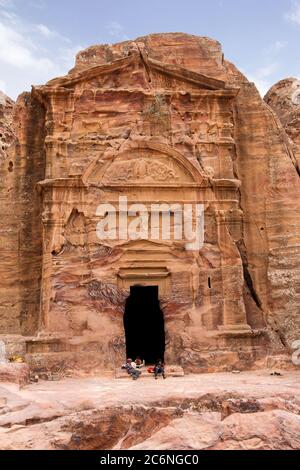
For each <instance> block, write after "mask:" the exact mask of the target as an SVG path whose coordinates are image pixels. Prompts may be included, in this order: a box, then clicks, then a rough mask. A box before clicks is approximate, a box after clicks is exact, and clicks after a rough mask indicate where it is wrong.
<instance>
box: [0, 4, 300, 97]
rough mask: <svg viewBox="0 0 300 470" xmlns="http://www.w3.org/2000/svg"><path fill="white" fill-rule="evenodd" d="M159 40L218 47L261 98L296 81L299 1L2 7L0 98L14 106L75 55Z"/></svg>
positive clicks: (62, 70)
mask: <svg viewBox="0 0 300 470" xmlns="http://www.w3.org/2000/svg"><path fill="white" fill-rule="evenodd" d="M159 32H185V33H190V34H195V35H198V36H208V37H211V38H213V39H217V40H218V41H220V42H221V43H222V46H223V50H224V53H225V58H226V59H228V60H230V61H231V62H233V63H234V64H235V65H236V66H237V67H238V68H239V69H240V70H241V71H242V72H243V73H244V74H245V75H246V76H247V77H248V78H249V80H251V81H254V82H255V83H256V85H257V87H258V89H259V91H260V92H261V94H262V95H263V94H265V93H266V91H267V90H268V89H269V88H270V87H271V86H272V85H273V84H274V83H276V82H277V81H278V80H281V79H282V78H286V77H291V76H292V77H297V78H300V47H299V46H300V0H0V90H2V91H3V92H5V93H6V94H7V95H8V96H10V97H11V98H13V99H16V98H17V96H18V94H20V93H22V92H23V91H25V90H26V91H27V90H30V88H31V85H39V84H43V83H45V82H46V81H48V80H50V79H52V78H55V77H57V76H61V75H65V74H66V73H67V72H68V70H69V69H71V68H72V67H73V65H74V60H75V55H76V53H77V52H78V51H79V50H81V49H84V48H86V47H89V46H91V45H94V44H104V43H105V44H107V43H108V44H111V43H115V42H120V41H124V40H128V39H135V38H137V37H139V36H144V35H146V34H150V33H159Z"/></svg>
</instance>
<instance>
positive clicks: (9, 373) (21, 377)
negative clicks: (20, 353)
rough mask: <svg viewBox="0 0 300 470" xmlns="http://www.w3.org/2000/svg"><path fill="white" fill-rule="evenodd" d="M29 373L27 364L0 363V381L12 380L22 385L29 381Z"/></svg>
mask: <svg viewBox="0 0 300 470" xmlns="http://www.w3.org/2000/svg"><path fill="white" fill-rule="evenodd" d="M29 375H30V370H29V366H28V365H27V364H18V363H11V364H0V382H12V383H16V384H19V385H20V386H24V385H26V384H27V383H28V382H29V378H30V377H29Z"/></svg>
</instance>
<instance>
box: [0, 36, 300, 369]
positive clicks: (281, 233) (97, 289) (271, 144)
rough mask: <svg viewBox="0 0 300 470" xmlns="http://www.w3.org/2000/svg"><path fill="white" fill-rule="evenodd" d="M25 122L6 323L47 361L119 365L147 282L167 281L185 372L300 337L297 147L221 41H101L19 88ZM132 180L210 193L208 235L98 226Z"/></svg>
mask: <svg viewBox="0 0 300 470" xmlns="http://www.w3.org/2000/svg"><path fill="white" fill-rule="evenodd" d="M15 127H16V129H17V138H16V141H15V143H14V145H13V147H12V148H11V149H10V150H9V161H10V162H11V163H10V164H9V165H7V161H5V162H4V163H2V164H1V169H0V183H1V188H0V210H1V218H0V242H1V248H2V258H3V259H2V264H1V272H2V273H3V274H2V275H1V277H0V279H1V281H0V331H1V332H2V333H3V334H5V333H7V334H17V335H18V334H19V335H20V342H22V339H21V338H22V335H23V336H24V335H25V336H27V337H29V336H30V338H27V340H26V359H27V361H28V362H29V363H30V364H31V366H32V368H33V369H34V370H39V371H42V370H43V369H47V368H48V369H51V368H52V367H53V368H55V367H57V368H62V369H63V368H65V367H68V366H69V367H70V366H71V367H72V368H76V367H79V368H80V367H84V368H86V369H90V370H94V369H96V368H97V367H100V368H102V369H112V368H114V367H116V366H119V364H120V363H121V361H123V360H124V356H125V338H124V326H123V313H124V308H125V302H126V298H127V297H128V295H129V289H130V287H131V286H132V285H135V284H140V285H158V287H159V294H160V301H161V308H162V311H163V314H164V322H165V330H166V357H165V359H166V361H167V362H168V363H169V364H176V363H178V364H179V365H181V366H182V367H184V368H185V369H186V370H190V371H215V370H231V369H236V368H238V369H245V368H251V367H258V366H261V365H262V364H263V363H264V357H265V356H266V355H267V354H269V355H272V354H275V353H276V354H278V353H282V354H284V353H286V352H289V350H290V347H291V344H292V342H293V341H294V340H295V339H299V338H300V315H299V300H300V273H299V254H300V210H299V209H300V197H299V195H300V181H299V175H298V173H297V168H296V166H295V160H294V157H293V147H292V144H291V143H290V142H289V141H288V139H287V137H286V134H285V132H284V130H283V128H282V126H281V125H280V124H279V122H278V119H277V118H276V117H275V114H274V112H272V111H271V109H270V107H269V106H268V105H267V104H266V103H265V102H264V101H263V100H262V99H261V97H260V95H259V93H258V92H257V90H256V88H255V86H254V85H253V84H252V83H249V82H248V80H247V79H246V78H245V77H244V76H243V75H242V74H241V73H240V72H239V71H238V70H237V69H236V68H235V67H234V66H233V65H232V64H230V63H228V62H227V61H226V60H224V56H223V53H222V49H221V45H220V44H219V43H218V42H216V41H213V40H210V39H208V38H201V37H195V36H190V35H185V34H180V33H174V34H154V35H150V36H147V37H143V38H139V39H137V40H135V41H127V42H124V43H121V44H116V45H112V46H107V45H106V46H94V47H92V48H89V49H87V50H86V51H83V52H81V53H79V54H78V56H77V59H76V65H75V68H74V69H73V70H72V71H70V73H69V74H68V75H67V76H66V77H62V78H57V79H54V80H52V81H50V82H49V83H47V84H46V85H44V86H41V87H35V88H34V89H33V90H32V93H30V94H23V95H22V96H21V97H20V98H19V99H18V101H17V104H16V106H15ZM124 194H125V195H126V196H127V197H128V203H129V204H130V203H132V202H134V203H136V202H139V203H143V204H145V205H146V206H147V208H148V207H149V206H150V205H151V204H152V203H153V202H159V201H168V202H169V203H176V202H177V203H178V202H179V203H182V202H183V201H185V202H188V203H191V202H193V203H195V202H197V203H202V204H203V205H204V207H205V238H204V246H203V248H202V249H201V250H200V251H199V250H195V251H187V250H186V249H185V242H186V240H182V241H177V240H171V241H165V240H162V239H159V240H156V241H153V240H152V241H149V240H137V241H130V242H128V240H126V241H125V240H118V241H116V240H105V241H103V240H99V238H97V234H96V227H97V223H98V222H99V218H98V217H97V215H96V214H97V207H98V205H99V203H100V202H106V203H112V202H114V203H115V202H116V201H118V198H119V196H120V195H124ZM172 220H173V222H172V223H173V225H174V224H175V222H174V219H172ZM140 334H141V335H142V334H143V335H146V334H147V325H144V326H142V327H141V329H140ZM4 340H5V338H4ZM91 361H92V362H91Z"/></svg>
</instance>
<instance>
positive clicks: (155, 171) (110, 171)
mask: <svg viewBox="0 0 300 470" xmlns="http://www.w3.org/2000/svg"><path fill="white" fill-rule="evenodd" d="M205 180H206V178H205V176H204V175H202V174H201V172H200V169H199V168H198V167H197V166H196V165H195V164H193V163H192V162H191V161H189V160H188V159H187V158H186V157H184V156H183V155H182V154H180V153H179V152H177V151H176V150H174V149H172V148H170V147H168V146H165V145H161V144H154V143H145V142H139V143H135V144H132V145H130V146H129V147H127V149H126V150H123V151H122V152H119V153H117V154H116V155H113V156H111V157H110V158H108V159H107V160H101V161H99V160H98V161H97V162H95V163H93V164H92V165H90V167H89V168H88V169H87V170H86V172H85V173H84V175H83V181H84V183H85V184H88V185H89V184H90V185H99V186H104V187H105V186H108V187H110V186H122V187H124V186H158V187H160V186H167V187H168V186H178V187H180V186H185V185H188V186H198V185H201V184H203V182H204V181H205Z"/></svg>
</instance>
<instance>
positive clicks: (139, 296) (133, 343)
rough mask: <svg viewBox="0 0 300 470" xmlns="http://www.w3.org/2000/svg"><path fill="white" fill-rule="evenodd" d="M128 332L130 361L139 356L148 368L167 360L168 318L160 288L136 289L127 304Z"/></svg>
mask: <svg viewBox="0 0 300 470" xmlns="http://www.w3.org/2000/svg"><path fill="white" fill-rule="evenodd" d="M124 329H125V338H126V354H127V358H128V357H130V358H132V359H133V360H134V359H135V358H136V357H137V356H139V357H140V358H141V359H144V360H145V361H146V364H154V363H155V362H156V361H157V360H158V359H161V360H164V354H165V328H164V315H163V312H162V310H161V308H160V304H159V297H158V286H132V287H131V288H130V296H129V297H128V299H127V300H126V305H125V313H124Z"/></svg>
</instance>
